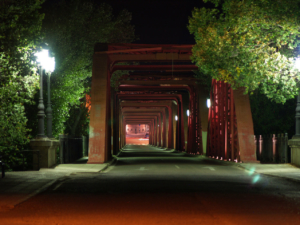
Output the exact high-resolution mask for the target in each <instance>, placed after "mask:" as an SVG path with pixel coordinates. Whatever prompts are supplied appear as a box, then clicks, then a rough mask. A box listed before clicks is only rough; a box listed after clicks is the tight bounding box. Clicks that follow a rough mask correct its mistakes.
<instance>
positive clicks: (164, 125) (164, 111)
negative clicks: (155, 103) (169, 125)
mask: <svg viewBox="0 0 300 225" xmlns="http://www.w3.org/2000/svg"><path fill="white" fill-rule="evenodd" d="M162 129H163V130H162V138H163V145H162V147H164V148H166V147H167V143H166V141H167V140H166V109H165V108H164V109H163V125H162Z"/></svg>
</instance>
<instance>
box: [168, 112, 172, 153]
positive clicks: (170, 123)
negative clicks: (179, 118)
mask: <svg viewBox="0 0 300 225" xmlns="http://www.w3.org/2000/svg"><path fill="white" fill-rule="evenodd" d="M168 112H169V113H168V115H169V119H168V148H173V118H172V115H173V112H172V108H171V107H170V106H168Z"/></svg>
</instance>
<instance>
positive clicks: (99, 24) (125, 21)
mask: <svg viewBox="0 0 300 225" xmlns="http://www.w3.org/2000/svg"><path fill="white" fill-rule="evenodd" d="M45 14H46V16H45V21H44V24H43V31H44V32H45V42H46V43H47V44H48V47H49V48H50V50H51V52H52V54H53V55H54V56H55V61H56V70H55V72H54V73H53V74H52V76H51V85H52V87H51V91H52V96H51V99H52V103H53V132H54V135H55V136H58V134H60V133H62V132H63V131H64V129H65V124H64V123H65V122H66V121H67V120H68V118H69V117H70V110H71V108H72V111H73V112H75V111H78V110H79V107H80V105H81V99H83V98H84V95H85V93H88V92H89V88H90V83H91V75H92V56H93V49H94V45H95V44H96V43H99V42H100V43H124V42H131V41H133V40H134V27H133V26H132V25H131V24H130V21H131V14H130V13H129V12H128V11H126V10H123V11H121V12H120V13H119V15H117V16H114V14H113V10H112V8H111V7H110V6H109V5H108V4H100V5H97V4H95V3H93V1H83V0H63V1H60V2H59V3H57V4H52V5H51V6H49V7H47V10H46V11H45ZM71 117H72V118H73V117H74V116H71ZM71 117H70V119H71ZM70 122H71V121H69V123H70Z"/></svg>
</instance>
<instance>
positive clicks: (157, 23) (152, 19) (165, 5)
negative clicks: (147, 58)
mask: <svg viewBox="0 0 300 225" xmlns="http://www.w3.org/2000/svg"><path fill="white" fill-rule="evenodd" d="M95 1H97V0H95ZM97 2H106V3H108V4H110V5H111V6H112V7H113V9H114V11H115V12H116V13H117V12H118V11H120V10H121V9H127V10H128V11H130V12H131V13H132V24H134V25H135V31H136V35H137V36H138V37H139V41H136V43H144V44H194V38H193V36H192V35H191V34H190V33H189V31H188V29H187V24H188V17H189V16H191V12H192V10H193V8H194V7H198V8H199V7H201V6H203V2H202V0H185V1H183V0H139V1H137V0H104V1H103V0H102V1H101V0H99V1H97Z"/></svg>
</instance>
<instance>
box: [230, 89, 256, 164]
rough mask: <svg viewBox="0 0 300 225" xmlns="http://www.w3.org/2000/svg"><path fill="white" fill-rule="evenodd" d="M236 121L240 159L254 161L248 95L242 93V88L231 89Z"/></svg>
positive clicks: (254, 152)
mask: <svg viewBox="0 0 300 225" xmlns="http://www.w3.org/2000/svg"><path fill="white" fill-rule="evenodd" d="M233 96H234V103H235V113H236V121H237V132H238V135H237V136H238V144H239V148H240V161H242V162H256V151H255V144H254V130H253V121H252V113H251V108H250V101H249V96H248V95H244V88H239V89H237V90H234V91H233Z"/></svg>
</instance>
